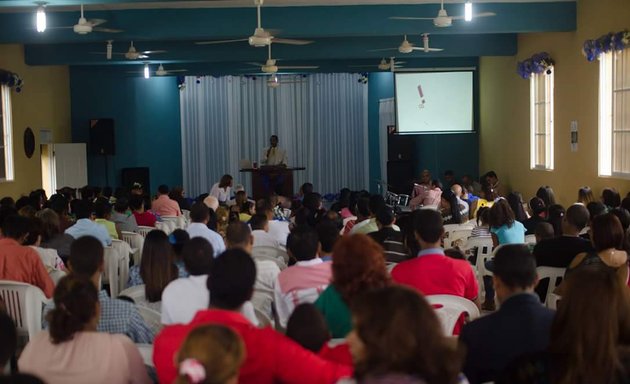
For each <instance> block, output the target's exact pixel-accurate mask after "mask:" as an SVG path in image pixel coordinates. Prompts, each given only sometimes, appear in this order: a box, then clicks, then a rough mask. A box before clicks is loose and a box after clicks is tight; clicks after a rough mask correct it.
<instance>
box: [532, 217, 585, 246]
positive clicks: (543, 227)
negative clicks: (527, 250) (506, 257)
mask: <svg viewBox="0 0 630 384" xmlns="http://www.w3.org/2000/svg"><path fill="white" fill-rule="evenodd" d="M528 236H530V235H528ZM534 238H535V239H536V244H535V245H534V247H535V246H536V245H538V243H540V242H541V241H543V240H551V239H555V238H556V234H555V232H554V230H553V225H551V224H549V223H548V222H546V221H543V222H540V223H538V225H537V226H536V230H535V231H534ZM587 243H588V241H587ZM530 245H531V244H530ZM532 251H533V249H532Z"/></svg>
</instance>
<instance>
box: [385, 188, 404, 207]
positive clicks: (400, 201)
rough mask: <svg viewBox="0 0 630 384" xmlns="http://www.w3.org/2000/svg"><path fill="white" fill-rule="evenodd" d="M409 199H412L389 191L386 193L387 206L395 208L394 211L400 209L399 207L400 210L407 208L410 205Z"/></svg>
mask: <svg viewBox="0 0 630 384" xmlns="http://www.w3.org/2000/svg"><path fill="white" fill-rule="evenodd" d="M409 199H410V196H409V195H404V194H400V195H399V194H396V193H393V192H390V191H387V192H386V193H385V203H386V204H387V205H390V206H392V207H394V209H396V208H399V207H400V208H402V207H407V206H408V205H409Z"/></svg>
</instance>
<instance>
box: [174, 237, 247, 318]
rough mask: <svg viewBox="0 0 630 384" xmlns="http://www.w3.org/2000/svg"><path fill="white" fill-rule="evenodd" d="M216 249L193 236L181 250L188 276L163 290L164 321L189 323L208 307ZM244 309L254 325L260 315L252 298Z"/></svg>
mask: <svg viewBox="0 0 630 384" xmlns="http://www.w3.org/2000/svg"><path fill="white" fill-rule="evenodd" d="M212 254H213V249H212V246H211V245H210V243H208V242H207V241H206V239H204V238H202V237H196V238H194V239H190V241H188V243H186V245H184V249H183V250H182V257H183V259H184V265H185V266H186V270H187V271H188V273H190V276H189V277H183V278H180V279H177V280H174V281H171V282H170V283H169V284H168V285H167V286H166V288H164V292H163V293H162V324H166V325H168V324H177V323H181V324H185V323H189V322H190V321H191V320H192V319H193V317H195V314H196V313H197V311H199V310H201V309H206V308H208V305H209V303H210V292H209V291H208V276H209V275H210V272H211V269H212V262H213V261H214V258H213V257H212ZM241 313H242V314H243V316H245V317H246V318H247V319H248V320H249V321H251V322H252V323H253V324H254V325H258V319H257V318H256V313H255V312H254V306H253V305H252V303H251V302H249V301H248V302H246V303H245V304H244V305H243V307H242V309H241Z"/></svg>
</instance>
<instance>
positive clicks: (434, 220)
mask: <svg viewBox="0 0 630 384" xmlns="http://www.w3.org/2000/svg"><path fill="white" fill-rule="evenodd" d="M413 226H414V231H415V234H416V238H417V239H418V242H419V244H420V252H419V253H418V256H417V257H416V258H414V259H412V260H408V261H404V262H402V263H399V264H398V265H397V266H396V267H394V269H393V270H392V278H393V280H394V281H395V282H397V283H400V284H404V285H408V286H410V287H413V288H416V289H417V290H419V291H420V292H422V293H423V294H425V295H455V296H461V297H465V298H466V299H468V300H471V301H474V302H475V304H477V306H479V297H478V294H479V287H478V285H477V279H476V277H475V272H474V271H473V269H472V266H471V265H470V263H468V261H466V260H457V259H452V258H450V257H448V256H445V255H444V250H443V249H442V248H441V247H440V242H441V240H442V237H443V236H444V226H443V224H442V216H441V215H440V213H439V212H437V211H434V210H432V209H423V210H419V211H417V212H415V213H414V220H413Z"/></svg>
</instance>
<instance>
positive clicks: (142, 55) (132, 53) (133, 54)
mask: <svg viewBox="0 0 630 384" xmlns="http://www.w3.org/2000/svg"><path fill="white" fill-rule="evenodd" d="M106 47H107V50H106V51H105V52H90V53H92V54H94V55H103V54H105V55H107V60H110V59H111V58H112V55H122V56H125V58H126V59H127V60H138V59H148V58H149V56H148V55H154V54H157V53H166V51H165V50H154V51H138V50H136V47H135V46H134V45H133V41H132V42H131V45H129V49H128V50H127V52H112V40H108V41H107V46H106Z"/></svg>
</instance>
